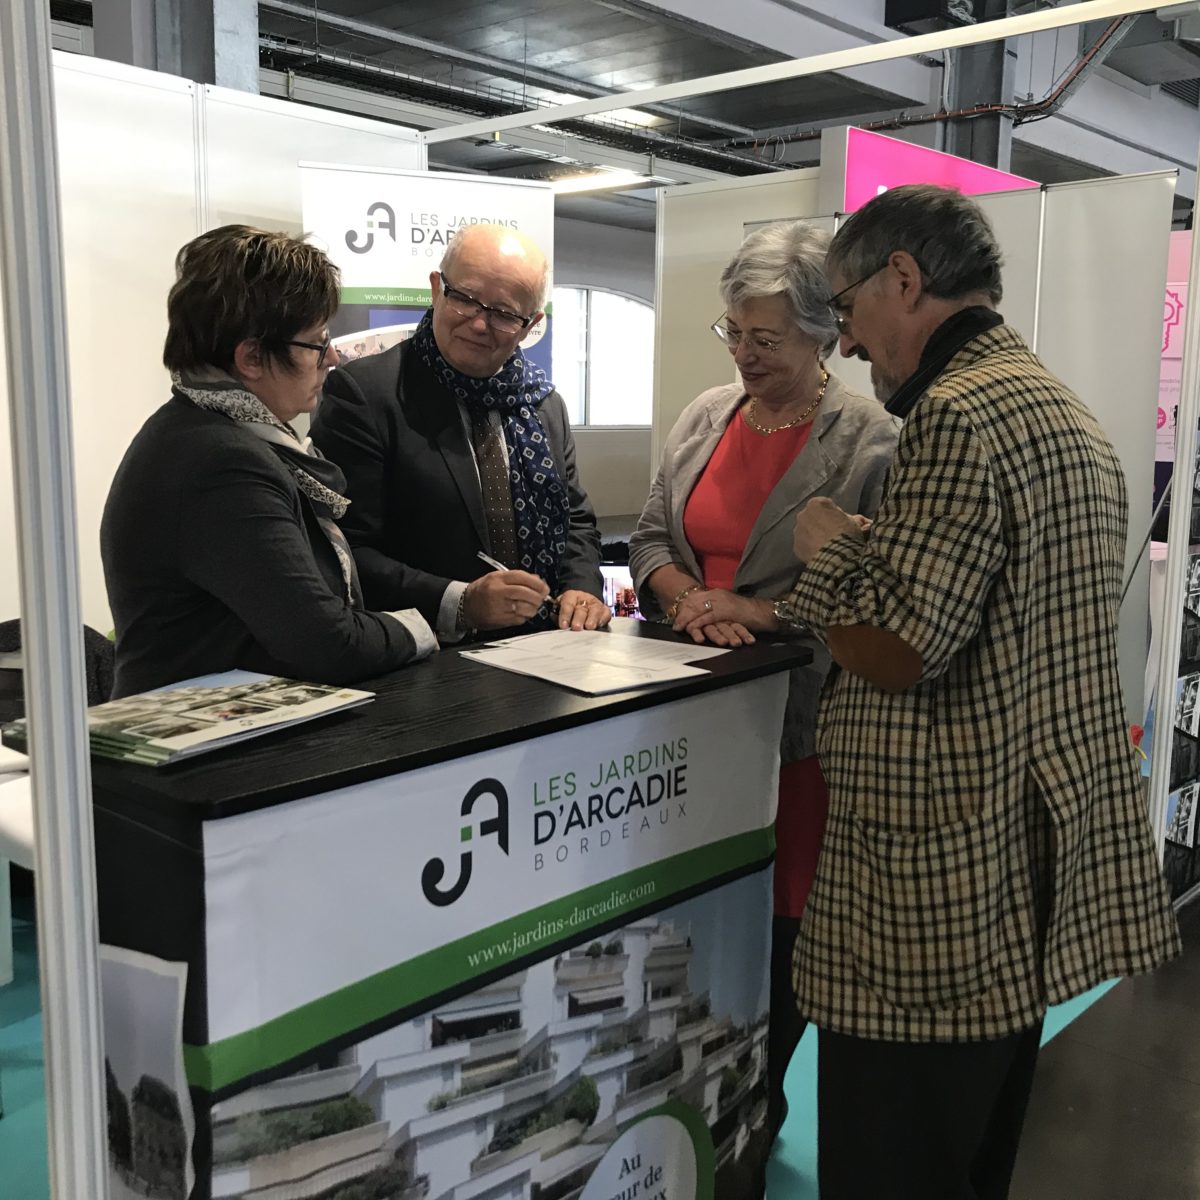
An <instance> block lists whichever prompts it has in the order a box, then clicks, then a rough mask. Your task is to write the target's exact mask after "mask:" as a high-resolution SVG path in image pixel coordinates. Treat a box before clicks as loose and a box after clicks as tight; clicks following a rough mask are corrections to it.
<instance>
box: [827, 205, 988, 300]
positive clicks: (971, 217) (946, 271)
mask: <svg viewBox="0 0 1200 1200" xmlns="http://www.w3.org/2000/svg"><path fill="white" fill-rule="evenodd" d="M896 250H904V251H906V252H907V253H909V254H911V255H912V256H913V258H914V259H915V260H916V262H917V265H918V266H919V267H920V268H921V277H922V279H923V280H924V283H925V289H926V290H927V291H928V292H929V293H930V295H933V296H937V297H939V298H941V299H943V300H957V299H960V298H961V297H963V296H967V295H970V294H971V293H972V292H984V293H986V294H987V296H988V298H989V299H990V300H991V302H992V303H993V304H999V303H1000V300H1001V297H1002V296H1003V295H1004V285H1003V282H1002V280H1001V277H1000V275H1001V272H1000V268H1001V267H1002V266H1003V259H1002V257H1001V254H1000V247H999V245H998V244H997V242H996V235H995V233H993V232H992V226H991V224H990V222H989V221H988V219H987V217H986V216H985V215H984V212H983V209H981V208H980V207H979V205H978V204H976V203H975V201H974V200H968V199H967V198H966V196H964V195H963V194H962V193H961V192H959V191H956V190H955V189H953V188H945V187H938V186H936V185H934V184H931V183H910V184H905V185H904V186H903V187H895V188H891V189H890V190H888V191H886V192H883V193H881V194H880V195H878V196H876V197H875V198H874V199H873V200H870V201H868V202H867V203H866V204H864V205H863V207H862V208H860V209H859V210H858V212H856V213H855V214H854V215H853V216H851V217H850V218H849V219H848V220H847V221H846V222H845V224H843V225H842V227H841V229H839V230H838V231H837V234H836V235H835V237H834V239H833V241H832V243H831V244H830V247H829V258H828V260H827V261H828V266H829V267H830V269H834V268H836V269H837V271H838V272H839V273H840V274H841V275H842V277H843V278H844V279H845V280H846V282H847V283H853V282H855V281H857V280H859V279H863V278H865V277H869V276H870V274H871V272H872V271H878V270H880V269H882V268H883V267H884V266H885V265H886V264H887V260H888V255H890V254H892V253H893V252H894V251H896Z"/></svg>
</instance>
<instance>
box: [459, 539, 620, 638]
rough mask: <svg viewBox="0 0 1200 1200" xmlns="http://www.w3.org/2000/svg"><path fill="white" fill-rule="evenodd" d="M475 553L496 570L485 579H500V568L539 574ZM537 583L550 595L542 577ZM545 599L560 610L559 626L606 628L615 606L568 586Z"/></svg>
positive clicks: (487, 555)
mask: <svg viewBox="0 0 1200 1200" xmlns="http://www.w3.org/2000/svg"><path fill="white" fill-rule="evenodd" d="M476 557H477V558H479V559H480V560H481V561H482V562H485V563H487V565H488V566H489V567H492V568H493V570H495V571H496V572H497V574H495V575H485V576H484V577H483V578H484V579H498V578H500V576H499V574H498V573H499V572H504V573H505V575H509V576H516V575H520V576H523V577H524V578H535V579H536V578H537V576H529V575H527V574H526V573H525V572H524V571H509V570H508V568H507V567H505V566H504V564H503V563H500V562H497V561H496V560H495V559H494V558H492V556H491V555H490V554H485V553H484V552H483V551H482V550H479V551H477V552H476ZM475 582H476V584H477V583H479V582H480V581H479V580H476V581H475ZM538 583H539V584H541V586H542V588H543V590H544V593H545V594H546V595H547V596H549V588H547V587H546V585H545V583H544V582H543V581H542V580H541V579H538ZM472 586H475V585H474V584H473V585H472ZM543 603H544V604H545V605H546V607H547V608H548V609H549V611H550V612H552V613H555V614H557V616H558V627H559V629H603V628H604V627H605V626H606V625H607V624H608V623H609V622H610V621H611V620H612V610H611V609H610V608H609V607H608V605H607V604H605V603H604V601H603V600H600V599H597V597H595V596H592V595H590V594H589V593H587V592H584V591H579V590H578V589H569V590H568V591H565V592H563V594H562V595H561V596H551V597H549V598H548V599H545V600H544V601H543Z"/></svg>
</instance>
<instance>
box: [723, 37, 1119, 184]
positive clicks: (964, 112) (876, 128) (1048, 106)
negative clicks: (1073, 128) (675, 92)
mask: <svg viewBox="0 0 1200 1200" xmlns="http://www.w3.org/2000/svg"><path fill="white" fill-rule="evenodd" d="M1136 20H1137V16H1136V15H1134V16H1128V17H1117V18H1116V19H1115V20H1113V21H1110V22H1109V24H1108V25H1107V26H1106V28H1105V30H1104V32H1103V33H1102V34H1101V35H1100V36H1099V37H1098V38H1097V39H1096V41H1095V42H1094V43H1093V44H1092V45H1091V46H1090V47H1089V48H1088V50H1087V51H1086V52H1085V53H1083V54H1081V55H1080V56H1079V57H1078V58H1077V59H1076V60H1075V62H1074V63H1072V64H1071V66H1070V67H1069V68H1068V69H1067V71H1066V72H1065V73H1064V75H1063V76H1062V78H1061V79H1060V80H1059V82H1058V83H1056V84H1055V86H1054V87H1053V88H1052V89H1051V90H1050V91H1049V92H1048V93H1047V94H1046V95H1045V96H1043V97H1042V99H1041V100H1034V101H1031V102H1025V103H1022V104H975V105H972V106H971V107H970V108H956V109H939V110H938V111H936V112H929V113H913V114H912V115H911V116H907V115H906V116H900V117H885V118H883V119H882V120H878V121H864V122H862V123H861V124H859V125H857V128H859V129H867V130H870V131H872V132H876V133H878V132H882V131H883V130H888V129H907V128H909V127H911V126H914V125H930V124H933V123H935V122H938V121H959V120H970V119H971V118H973V117H985V116H995V115H996V114H998V113H1003V114H1006V115H1008V116H1010V117H1012V120H1013V124H1014V125H1023V124H1026V123H1027V122H1029V121H1043V120H1045V119H1046V118H1047V117H1052V116H1054V114H1055V113H1056V112H1058V111H1059V110H1060V109H1061V108H1062V106H1063V105H1064V104H1066V102H1067V100H1068V99H1070V97H1071V95H1072V93H1073V92H1075V91H1076V90H1077V89H1078V88H1079V86H1080V84H1082V83H1083V81H1084V79H1085V77H1086V76H1087V74H1088V72H1089V71H1091V70H1093V69H1094V68H1096V67H1098V66H1100V64H1101V63H1102V62H1103V61H1104V60H1105V59H1106V58H1107V57H1108V56H1109V55H1110V54H1111V53H1112V52H1113V51H1114V50H1115V49H1116V48H1117V46H1118V45H1119V44H1120V42H1121V39H1122V38H1123V37H1124V36H1125V34H1126V33H1127V32H1128V31H1129V30H1130V28H1132V26H1133V23H1134V21H1136ZM821 132H822V131H821V129H820V128H813V129H805V130H801V131H798V132H796V133H773V134H771V135H770V136H769V137H765V138H733V139H731V140H730V141H728V142H726V143H725V144H724V149H726V150H737V149H743V150H746V149H754V150H760V149H761V150H762V151H764V152H765V150H766V149H767V147H769V146H772V145H777V146H780V147H782V146H784V145H790V144H791V143H793V142H810V141H815V140H816V139H818V138H819V137H820V136H821ZM772 161H773V162H778V161H779V160H778V159H775V160H772Z"/></svg>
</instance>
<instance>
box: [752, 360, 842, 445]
mask: <svg viewBox="0 0 1200 1200" xmlns="http://www.w3.org/2000/svg"><path fill="white" fill-rule="evenodd" d="M821 374H822V376H824V378H823V379H822V380H821V390H820V391H819V392H818V393H817V398H816V399H815V400H814V401H813V402H812V403H811V404H810V405H809V406H808V407H807V408H806V409H805V410H804V411H803V412H802V413H801V414H800V415H799V416H798V417H795V418H794V419H793V420H791V421H788V422H787V423H786V424H784V425H772V426H770V427H768V426H766V425H760V424H759V423H758V422H757V421H756V420H755V419H754V406H755V405H756V404H757V403H758V401H757V400H755V399H754V398H753V397H751V400H750V403H749V404H748V405H747V406H746V424H747V425H749V426H750V428H751V429H753V430H754V432H755V433H761V434H762V435H763V436H764V437H767V436H769V435H770V434H772V433H778V432H779V431H780V430H781V429H791V428H793V427H794V426H796V425H801V424H803V423H804V421H806V420H807V419H808V417H809V416H810V415H811V414H812V412H813V410H814V409H815V408H816V407H817V405H818V404H820V403H821V401H822V400H824V399H825V389H826V388H827V387H828V386H829V372H828V371H827V370H825V368H824V367H822V368H821Z"/></svg>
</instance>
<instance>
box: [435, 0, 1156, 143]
mask: <svg viewBox="0 0 1200 1200" xmlns="http://www.w3.org/2000/svg"><path fill="white" fill-rule="evenodd" d="M1160 3H1161V0H1149V3H1147V2H1146V0H1132V2H1130V0H1087V2H1086V3H1076V4H1069V5H1065V6H1063V7H1060V8H1051V9H1044V10H1040V11H1038V12H1032V13H1027V14H1024V15H1022V16H1018V17H1005V18H1003V19H1001V20H997V21H986V22H983V23H982V24H977V25H968V26H964V27H961V28H957V29H949V30H942V31H941V32H938V33H925V34H920V35H918V36H917V37H911V38H902V39H899V40H897V41H888V42H878V43H875V44H874V45H867V46H856V47H853V48H851V49H848V50H835V51H833V52H831V53H828V54H817V55H814V56H812V57H809V58H799V59H793V60H790V61H788V62H781V63H769V64H767V65H765V66H761V67H748V68H746V69H745V70H741V71H725V72H722V73H721V74H718V75H706V76H703V77H702V78H700V79H690V80H683V81H681V82H679V83H669V84H663V85H662V86H660V87H653V88H641V89H638V90H634V91H628V92H621V93H618V94H617V95H615V96H610V97H608V98H605V99H596V100H578V101H575V102H573V103H571V104H560V105H557V106H555V107H552V108H538V109H533V110H530V111H528V112H523V113H514V114H513V115H512V116H507V117H493V118H488V119H485V120H478V121H467V122H464V123H463V124H461V125H454V126H451V127H449V128H447V129H439V130H435V131H433V132H431V133H427V134H425V135H423V136H424V138H425V140H426V141H428V142H429V143H431V144H432V143H435V142H445V141H450V140H452V139H454V138H460V137H483V136H486V135H488V134H491V133H494V132H497V131H502V130H506V129H521V128H526V127H528V126H529V125H548V124H552V123H553V122H555V121H565V120H572V119H578V118H580V117H588V116H593V115H595V114H596V113H603V112H610V111H611V110H612V109H615V108H644V107H645V106H647V105H649V104H660V103H663V102H665V101H672V100H686V99H690V98H693V97H696V96H707V95H711V94H713V93H714V92H726V91H732V90H734V89H736V88H745V87H756V86H759V85H761V84H766V83H778V82H779V81H781V80H784V79H799V78H801V77H803V76H807V75H820V74H823V73H825V72H827V71H844V70H847V69H848V68H853V67H863V66H868V65H870V64H872V63H880V62H890V61H892V60H894V59H898V58H911V57H913V56H914V55H918V54H937V53H939V52H941V51H943V50H956V49H959V48H960V47H963V46H978V45H981V44H983V43H985V42H992V41H996V40H997V39H1000V38H1013V37H1022V36H1024V35H1026V34H1032V33H1043V32H1045V31H1046V30H1050V29H1065V28H1067V27H1069V26H1071V25H1082V24H1083V23H1084V22H1085V21H1107V20H1111V19H1113V18H1115V17H1125V16H1129V15H1130V14H1131V13H1142V12H1150V11H1152V10H1153V9H1155V8H1157V7H1158V6H1159V4H1160Z"/></svg>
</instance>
